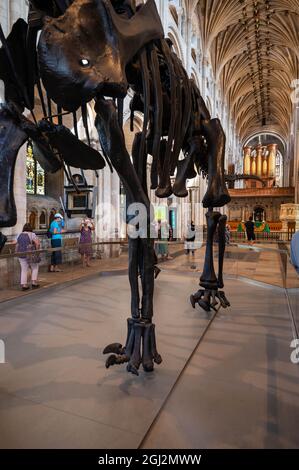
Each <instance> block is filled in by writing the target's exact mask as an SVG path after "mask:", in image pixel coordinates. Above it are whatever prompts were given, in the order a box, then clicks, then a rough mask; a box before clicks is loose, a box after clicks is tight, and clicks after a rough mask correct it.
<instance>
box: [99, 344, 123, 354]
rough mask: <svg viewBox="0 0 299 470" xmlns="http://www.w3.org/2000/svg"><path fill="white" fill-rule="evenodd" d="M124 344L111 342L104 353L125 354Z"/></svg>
mask: <svg viewBox="0 0 299 470" xmlns="http://www.w3.org/2000/svg"><path fill="white" fill-rule="evenodd" d="M123 353H124V350H123V346H122V344H119V343H114V344H109V345H108V346H106V348H105V349H104V351H103V354H119V355H121V354H123Z"/></svg>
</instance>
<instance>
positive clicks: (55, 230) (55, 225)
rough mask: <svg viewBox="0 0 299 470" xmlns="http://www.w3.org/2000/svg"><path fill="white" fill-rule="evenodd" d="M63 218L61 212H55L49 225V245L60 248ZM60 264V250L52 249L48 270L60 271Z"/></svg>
mask: <svg viewBox="0 0 299 470" xmlns="http://www.w3.org/2000/svg"><path fill="white" fill-rule="evenodd" d="M64 231H65V230H64V220H63V217H62V215H61V214H59V213H57V214H55V216H54V220H53V222H52V223H51V225H50V233H51V247H52V248H60V247H61V246H62V234H63V233H64ZM61 264H62V253H61V251H53V253H52V256H51V266H50V272H52V273H53V272H61V269H59V267H58V266H59V265H61Z"/></svg>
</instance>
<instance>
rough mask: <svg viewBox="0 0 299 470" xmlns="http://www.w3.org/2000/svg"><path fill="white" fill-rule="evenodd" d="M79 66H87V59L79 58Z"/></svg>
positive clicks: (88, 63)
mask: <svg viewBox="0 0 299 470" xmlns="http://www.w3.org/2000/svg"><path fill="white" fill-rule="evenodd" d="M79 63H80V65H81V67H89V66H90V62H89V60H88V59H80V61H79Z"/></svg>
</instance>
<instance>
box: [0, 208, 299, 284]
mask: <svg viewBox="0 0 299 470" xmlns="http://www.w3.org/2000/svg"><path fill="white" fill-rule="evenodd" d="M165 224H166V223H163V222H162V221H161V220H158V222H157V238H158V243H157V245H156V246H157V250H156V256H157V260H156V261H157V263H158V258H159V257H160V258H162V260H170V259H172V257H171V256H170V255H169V243H168V242H169V241H172V240H173V232H172V228H171V227H170V228H169V226H168V224H167V227H166V225H165ZM245 229H246V235H247V240H248V242H249V243H251V244H254V242H255V240H256V236H255V224H254V222H253V217H250V218H249V220H248V221H247V222H246V223H245ZM94 230H95V225H94V223H93V221H92V220H90V219H89V218H85V219H83V220H82V223H81V229H80V242H79V253H80V255H81V261H82V265H83V266H84V267H90V266H91V264H90V262H91V257H92V232H93V231H94ZM64 232H65V222H64V219H63V216H62V215H61V214H60V213H57V214H55V216H54V220H53V222H52V223H51V225H50V227H49V230H48V237H49V238H50V239H51V248H52V249H53V251H52V254H51V265H50V266H49V272H61V269H60V268H59V267H60V265H61V264H62V251H61V247H62V238H63V234H64ZM216 238H217V237H216ZM216 238H215V242H217V239H216ZM195 240H196V227H195V224H194V222H193V221H191V223H189V224H188V226H187V234H186V236H185V253H186V255H189V254H190V253H192V255H193V256H194V255H195V250H196V246H195ZM225 240H226V244H228V245H229V244H230V227H229V225H227V226H226V231H225ZM6 241H7V237H6V236H5V235H3V234H2V233H1V232H0V252H1V250H2V249H3V247H4V245H5V242H6ZM39 250H40V241H39V239H38V237H37V235H36V234H35V233H34V231H33V228H32V226H31V225H30V224H29V223H26V224H25V225H24V227H23V230H22V233H21V234H20V235H19V236H18V239H17V244H16V252H17V253H18V254H19V255H18V258H19V263H20V266H21V280H20V283H21V289H22V290H23V291H27V290H29V288H30V287H29V283H28V275H29V272H31V286H32V289H38V288H39V287H40V285H39V283H38V272H39V263H40V261H41V257H40V254H39ZM291 261H292V264H293V265H294V267H295V268H296V270H297V272H298V274H299V232H297V233H296V234H295V235H294V237H293V239H292V242H291ZM157 263H156V264H157ZM159 271H160V270H159Z"/></svg>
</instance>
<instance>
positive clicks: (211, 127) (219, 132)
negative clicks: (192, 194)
mask: <svg viewBox="0 0 299 470" xmlns="http://www.w3.org/2000/svg"><path fill="white" fill-rule="evenodd" d="M202 132H203V135H204V137H205V139H206V141H207V144H208V149H209V169H208V174H209V180H208V189H207V192H206V194H205V196H204V198H203V201H202V203H203V206H204V207H207V208H208V207H223V206H225V205H226V204H228V203H229V202H230V200H231V198H230V195H229V193H228V190H227V187H226V183H225V174H224V155H225V141H226V138H225V134H224V131H223V129H222V126H221V123H220V121H219V119H211V120H210V121H203V122H202Z"/></svg>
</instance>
